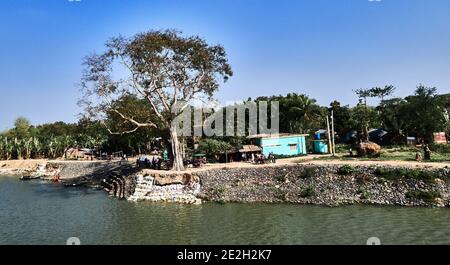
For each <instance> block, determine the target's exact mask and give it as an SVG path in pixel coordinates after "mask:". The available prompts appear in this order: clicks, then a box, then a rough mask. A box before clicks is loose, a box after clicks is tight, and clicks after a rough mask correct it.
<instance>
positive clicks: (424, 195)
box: [406, 190, 442, 203]
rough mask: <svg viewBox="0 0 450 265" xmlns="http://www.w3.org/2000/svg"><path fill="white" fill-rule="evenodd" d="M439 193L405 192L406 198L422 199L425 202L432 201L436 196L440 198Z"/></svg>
mask: <svg viewBox="0 0 450 265" xmlns="http://www.w3.org/2000/svg"><path fill="white" fill-rule="evenodd" d="M441 197H442V196H441V194H440V193H439V192H435V191H422V190H417V191H410V192H408V193H406V198H407V199H415V200H423V201H424V202H426V203H434V202H435V200H436V199H437V198H441Z"/></svg>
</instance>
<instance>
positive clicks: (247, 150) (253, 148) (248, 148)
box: [239, 145, 262, 153]
mask: <svg viewBox="0 0 450 265" xmlns="http://www.w3.org/2000/svg"><path fill="white" fill-rule="evenodd" d="M261 151H262V149H261V147H259V146H256V145H244V146H242V148H241V149H240V150H239V152H240V153H250V152H261Z"/></svg>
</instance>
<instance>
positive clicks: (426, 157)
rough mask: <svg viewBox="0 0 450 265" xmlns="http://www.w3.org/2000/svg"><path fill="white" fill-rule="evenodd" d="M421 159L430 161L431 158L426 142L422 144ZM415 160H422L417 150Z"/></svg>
mask: <svg viewBox="0 0 450 265" xmlns="http://www.w3.org/2000/svg"><path fill="white" fill-rule="evenodd" d="M422 148H423V160H425V161H430V160H431V149H430V146H429V145H428V144H423V145H422ZM416 161H422V154H421V153H420V152H419V151H417V152H416Z"/></svg>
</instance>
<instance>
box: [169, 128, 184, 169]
mask: <svg viewBox="0 0 450 265" xmlns="http://www.w3.org/2000/svg"><path fill="white" fill-rule="evenodd" d="M170 144H171V145H172V155H173V167H172V170H175V171H183V170H184V165H183V157H182V155H181V152H182V150H181V146H180V141H179V139H178V133H177V130H176V128H174V127H172V126H171V127H170Z"/></svg>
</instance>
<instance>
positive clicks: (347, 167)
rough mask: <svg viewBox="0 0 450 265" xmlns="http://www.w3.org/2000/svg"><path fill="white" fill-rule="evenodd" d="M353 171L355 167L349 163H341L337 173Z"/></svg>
mask: <svg viewBox="0 0 450 265" xmlns="http://www.w3.org/2000/svg"><path fill="white" fill-rule="evenodd" d="M353 172H355V168H353V167H352V166H350V165H343V166H342V167H340V168H339V169H338V174H339V175H350V174H352V173H353Z"/></svg>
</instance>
